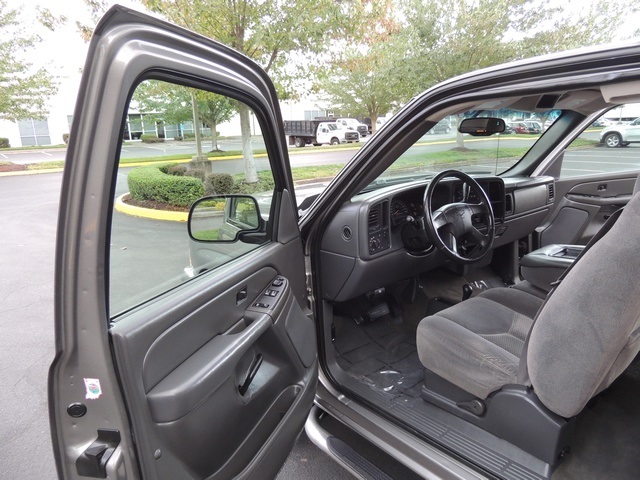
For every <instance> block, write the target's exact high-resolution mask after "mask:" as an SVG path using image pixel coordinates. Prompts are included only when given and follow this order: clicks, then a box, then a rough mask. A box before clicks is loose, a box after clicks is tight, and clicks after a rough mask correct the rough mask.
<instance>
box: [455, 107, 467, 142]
mask: <svg viewBox="0 0 640 480" xmlns="http://www.w3.org/2000/svg"><path fill="white" fill-rule="evenodd" d="M463 119H464V115H458V121H457V122H456V126H455V128H456V147H457V148H465V147H464V137H463V136H462V133H460V132H459V131H458V126H459V125H460V122H462V120H463Z"/></svg>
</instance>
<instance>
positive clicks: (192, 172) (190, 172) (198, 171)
mask: <svg viewBox="0 0 640 480" xmlns="http://www.w3.org/2000/svg"><path fill="white" fill-rule="evenodd" d="M184 174H185V175H187V176H189V177H195V178H197V179H199V180H200V181H201V182H202V183H203V184H204V182H205V180H206V178H207V173H206V172H205V171H204V169H202V168H187V169H185V172H184Z"/></svg>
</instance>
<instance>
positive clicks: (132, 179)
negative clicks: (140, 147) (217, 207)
mask: <svg viewBox="0 0 640 480" xmlns="http://www.w3.org/2000/svg"><path fill="white" fill-rule="evenodd" d="M164 168H165V170H166V169H167V166H165V167H164ZM169 168H171V167H169ZM127 182H128V184H129V192H130V193H131V196H132V197H133V198H134V199H136V200H152V201H156V202H164V203H169V204H171V205H176V206H179V207H189V206H191V205H192V204H193V202H195V201H196V200H197V199H198V198H200V197H202V196H203V195H204V184H203V183H202V181H200V180H199V179H197V178H194V177H188V176H176V175H167V174H166V173H165V172H163V171H161V169H160V168H159V167H157V166H148V167H137V168H134V169H133V170H131V172H129V175H128V177H127Z"/></svg>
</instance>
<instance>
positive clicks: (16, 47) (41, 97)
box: [0, 0, 58, 122]
mask: <svg viewBox="0 0 640 480" xmlns="http://www.w3.org/2000/svg"><path fill="white" fill-rule="evenodd" d="M18 15H19V12H18V10H15V9H9V8H8V6H7V2H6V0H0V119H2V120H10V121H13V122H15V121H17V120H21V119H27V118H37V119H40V118H45V117H46V116H47V114H48V113H49V112H48V108H47V105H46V102H47V100H48V98H49V97H50V96H52V95H54V94H55V93H56V92H57V89H58V83H57V80H56V79H55V78H54V77H53V76H52V75H50V74H49V73H47V71H46V69H44V68H40V69H38V70H34V68H33V64H32V63H31V62H29V61H28V60H26V59H25V58H24V56H25V54H26V53H27V52H29V50H32V49H33V48H34V47H35V46H36V45H37V44H38V42H39V38H38V37H36V36H35V35H27V34H25V33H24V32H23V31H22V30H21V29H20V27H19V21H18Z"/></svg>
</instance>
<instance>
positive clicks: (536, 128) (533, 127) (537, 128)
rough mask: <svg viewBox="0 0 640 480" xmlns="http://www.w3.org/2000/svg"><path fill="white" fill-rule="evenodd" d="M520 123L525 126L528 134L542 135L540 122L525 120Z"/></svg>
mask: <svg viewBox="0 0 640 480" xmlns="http://www.w3.org/2000/svg"><path fill="white" fill-rule="evenodd" d="M522 123H524V124H525V125H526V126H527V128H528V129H529V133H533V134H536V135H537V134H540V133H542V124H541V123H540V122H537V121H535V120H525V121H523V122H522Z"/></svg>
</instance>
